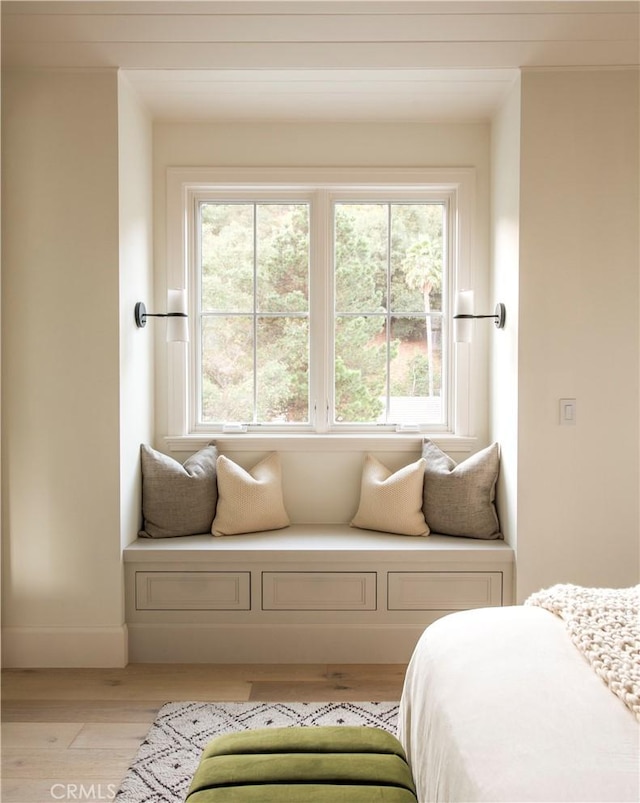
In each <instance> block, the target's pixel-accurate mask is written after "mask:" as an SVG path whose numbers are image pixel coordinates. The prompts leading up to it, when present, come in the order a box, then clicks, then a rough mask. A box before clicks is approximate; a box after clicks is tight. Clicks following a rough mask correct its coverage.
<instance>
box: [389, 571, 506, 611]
mask: <svg viewBox="0 0 640 803" xmlns="http://www.w3.org/2000/svg"><path fill="white" fill-rule="evenodd" d="M495 605H502V572H389V574H388V602H387V607H388V609H389V610H390V611H412V610H413V611H462V610H466V609H467V608H484V607H490V606H495Z"/></svg>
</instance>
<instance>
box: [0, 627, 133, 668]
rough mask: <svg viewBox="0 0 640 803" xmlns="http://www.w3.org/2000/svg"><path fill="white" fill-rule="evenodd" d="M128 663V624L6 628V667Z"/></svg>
mask: <svg viewBox="0 0 640 803" xmlns="http://www.w3.org/2000/svg"><path fill="white" fill-rule="evenodd" d="M127 663H128V634H127V626H126V625H120V626H118V627H5V628H3V629H2V666H3V668H5V669H36V668H41V669H44V668H56V667H65V668H66V667H69V668H71V667H76V668H78V667H93V668H114V667H123V666H126V665H127Z"/></svg>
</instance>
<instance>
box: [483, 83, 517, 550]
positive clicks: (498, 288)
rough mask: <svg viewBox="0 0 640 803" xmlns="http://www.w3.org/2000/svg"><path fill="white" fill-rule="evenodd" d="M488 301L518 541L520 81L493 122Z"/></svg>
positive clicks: (502, 496) (506, 497)
mask: <svg viewBox="0 0 640 803" xmlns="http://www.w3.org/2000/svg"><path fill="white" fill-rule="evenodd" d="M491 193H492V194H491V234H492V237H491V298H492V301H493V303H497V302H499V301H500V302H502V303H503V304H505V306H506V310H507V316H506V325H505V328H504V329H503V330H501V331H496V330H494V331H493V334H492V337H491V357H490V360H491V386H490V387H491V391H490V393H491V395H490V398H491V402H490V427H491V440H493V441H497V442H498V443H499V444H500V456H501V461H500V464H501V471H500V477H499V480H498V488H497V505H498V515H499V518H500V525H501V529H502V532H503V534H504V537H505V540H506V541H508V542H509V543H510V544H511V545H512V546H513V547H515V546H516V545H517V537H518V527H517V524H518V519H517V510H518V320H519V313H518V306H519V292H518V290H519V270H520V264H519V248H518V246H519V219H520V79H519V78H518V80H517V81H516V82H515V83H514V86H513V87H512V89H511V92H510V93H509V96H508V97H507V99H506V100H505V102H504V104H503V106H502V108H501V109H500V111H499V113H498V114H497V115H496V117H495V119H494V120H493V125H492V136H491Z"/></svg>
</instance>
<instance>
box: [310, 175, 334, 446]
mask: <svg viewBox="0 0 640 803" xmlns="http://www.w3.org/2000/svg"><path fill="white" fill-rule="evenodd" d="M330 209H331V202H330V198H329V194H328V192H327V191H326V190H322V189H319V190H318V191H317V192H316V193H314V196H313V200H312V203H311V215H310V220H311V243H310V255H309V257H310V277H309V283H310V293H309V295H310V305H309V316H310V335H311V336H310V341H311V342H310V346H309V348H310V355H309V358H310V359H309V365H310V374H311V381H310V407H311V410H310V411H309V412H310V415H311V423H312V425H313V426H314V428H315V429H316V431H317V432H327V431H328V430H329V411H330V410H331V408H332V402H331V398H332V395H333V394H332V391H331V381H330V380H331V377H332V370H331V365H332V340H333V337H332V327H333V307H332V302H331V299H332V293H331V284H332V282H331V270H332V267H333V258H332V247H331V244H332V241H333V238H332V235H331V225H330V223H331V215H330Z"/></svg>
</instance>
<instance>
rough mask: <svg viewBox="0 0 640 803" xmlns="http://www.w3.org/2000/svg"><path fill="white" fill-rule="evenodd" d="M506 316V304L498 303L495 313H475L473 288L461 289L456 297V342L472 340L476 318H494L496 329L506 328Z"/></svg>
mask: <svg viewBox="0 0 640 803" xmlns="http://www.w3.org/2000/svg"><path fill="white" fill-rule="evenodd" d="M506 317H507V309H506V307H505V305H504V304H496V309H495V312H494V314H493V315H474V313H473V290H461V291H460V292H459V293H458V298H457V299H456V311H455V315H454V316H453V320H454V321H455V342H456V343H470V342H471V332H472V322H473V321H474V320H475V319H476V318H493V322H494V324H495V326H496V329H504V324H505V320H506Z"/></svg>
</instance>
